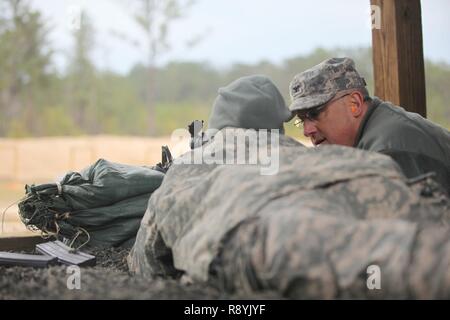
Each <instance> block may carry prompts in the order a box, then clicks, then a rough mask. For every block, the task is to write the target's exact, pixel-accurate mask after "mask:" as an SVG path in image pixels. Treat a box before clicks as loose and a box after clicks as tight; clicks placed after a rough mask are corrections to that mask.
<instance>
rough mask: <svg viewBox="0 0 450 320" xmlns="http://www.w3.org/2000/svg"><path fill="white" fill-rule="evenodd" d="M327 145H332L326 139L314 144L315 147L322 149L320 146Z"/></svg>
mask: <svg viewBox="0 0 450 320" xmlns="http://www.w3.org/2000/svg"><path fill="white" fill-rule="evenodd" d="M325 144H330V143H329V142H328V141H327V140H326V139H324V140H320V141H317V142H315V143H313V145H314V146H315V147H320V146H322V145H325Z"/></svg>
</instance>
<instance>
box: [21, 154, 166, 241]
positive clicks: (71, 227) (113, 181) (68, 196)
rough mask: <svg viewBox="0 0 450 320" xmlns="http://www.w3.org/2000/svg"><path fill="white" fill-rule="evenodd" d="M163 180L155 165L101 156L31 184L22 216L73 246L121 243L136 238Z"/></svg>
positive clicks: (39, 228)
mask: <svg viewBox="0 0 450 320" xmlns="http://www.w3.org/2000/svg"><path fill="white" fill-rule="evenodd" d="M163 178H164V173H162V172H160V171H158V170H155V169H153V168H150V167H145V166H131V165H125V164H120V163H114V162H110V161H107V160H104V159H100V160H98V161H97V162H96V163H95V164H93V165H91V166H89V167H87V168H85V169H83V170H82V171H81V172H79V173H78V172H69V173H67V174H66V175H65V176H64V177H63V178H62V179H61V181H60V182H58V183H49V184H41V185H31V186H28V185H27V186H26V187H25V188H26V197H25V199H24V200H22V201H21V202H20V203H19V215H20V217H21V219H22V221H23V222H24V224H25V225H26V226H27V227H28V228H29V229H32V230H41V231H42V233H43V234H44V235H55V236H56V237H57V238H63V239H64V238H65V239H68V240H69V241H70V242H73V244H74V246H75V245H77V246H79V245H81V244H86V243H88V244H89V245H90V246H103V247H111V246H119V245H121V244H122V243H129V242H130V241H129V240H130V239H132V238H134V237H135V235H136V233H137V230H138V228H139V223H140V220H141V219H142V217H143V215H144V212H145V209H146V206H147V202H148V199H149V197H150V195H151V194H152V193H153V191H155V190H156V189H157V188H158V187H159V186H160V185H161V183H162V180H163Z"/></svg>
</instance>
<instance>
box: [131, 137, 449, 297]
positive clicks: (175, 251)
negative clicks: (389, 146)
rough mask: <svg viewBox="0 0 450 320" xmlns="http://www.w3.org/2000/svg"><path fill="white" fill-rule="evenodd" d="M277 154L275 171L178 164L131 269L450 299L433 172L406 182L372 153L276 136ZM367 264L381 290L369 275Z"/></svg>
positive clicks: (254, 284) (330, 293) (260, 287)
mask: <svg viewBox="0 0 450 320" xmlns="http://www.w3.org/2000/svg"><path fill="white" fill-rule="evenodd" d="M225 130H236V129H225ZM236 132H237V131H236ZM210 143H211V144H214V143H218V142H217V141H214V140H213V141H212V142H210ZM223 148H224V149H227V148H228V149H233V148H235V146H234V145H233V144H226V145H224V146H223ZM188 156H190V154H189V153H187V154H185V155H183V156H182V157H188ZM279 161H280V167H279V172H278V174H276V175H272V176H263V175H260V170H259V168H258V166H257V165H216V164H213V165H206V164H199V165H188V164H179V163H178V164H177V163H174V164H173V165H172V167H171V168H170V170H169V171H168V172H167V175H166V177H165V179H164V181H163V183H162V185H161V187H160V188H159V189H158V190H156V191H155V192H154V194H153V195H152V197H151V198H150V200H149V204H148V209H147V211H146V213H145V215H144V218H143V220H142V222H141V227H140V230H139V232H138V235H137V239H136V243H135V245H134V247H133V249H132V251H131V253H130V255H129V257H128V262H129V267H130V270H131V271H132V272H135V273H137V274H141V275H144V276H148V277H154V276H163V277H178V276H180V275H181V274H184V275H185V276H188V277H189V278H191V279H193V280H195V281H211V282H213V283H215V284H218V285H221V286H222V287H223V288H224V289H226V290H227V291H230V292H239V293H250V292H255V291H265V290H270V291H276V292H278V293H279V295H280V297H288V298H373V297H374V298H450V230H449V227H448V222H449V221H450V209H449V200H448V198H447V197H446V196H445V195H444V194H443V193H442V192H441V190H440V189H439V187H438V186H435V185H433V182H432V181H426V180H425V181H422V182H417V183H415V184H413V185H409V184H408V183H407V180H406V178H405V177H404V176H403V174H402V173H401V171H400V170H399V168H398V166H397V165H396V164H395V162H393V161H392V160H391V159H390V158H389V157H387V156H384V155H381V154H378V153H372V152H367V151H362V150H357V149H353V148H348V147H341V146H323V147H318V148H313V149H311V148H306V147H304V146H303V145H301V144H299V143H297V142H296V141H294V140H292V139H290V138H288V137H286V136H284V135H280V148H279ZM370 265H378V266H379V267H380V270H381V290H369V289H368V288H367V286H366V281H367V277H368V274H367V268H368V266H370Z"/></svg>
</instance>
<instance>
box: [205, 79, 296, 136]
mask: <svg viewBox="0 0 450 320" xmlns="http://www.w3.org/2000/svg"><path fill="white" fill-rule="evenodd" d="M218 93H219V94H218V96H217V98H216V100H215V101H214V105H213V108H212V112H211V115H210V118H209V121H208V129H215V130H221V129H223V128H225V127H234V128H244V129H256V130H258V129H268V130H270V129H279V130H280V133H284V126H283V123H284V122H286V121H289V120H291V119H292V114H291V112H290V111H289V109H288V108H287V107H286V104H285V102H284V99H283V96H282V95H281V93H280V91H279V90H278V89H277V87H276V86H275V84H274V83H273V82H272V81H271V80H270V79H269V78H268V77H266V76H262V75H253V76H247V77H242V78H239V79H237V80H235V81H233V82H232V83H230V84H229V85H228V86H226V87H222V88H220V89H219V92H218Z"/></svg>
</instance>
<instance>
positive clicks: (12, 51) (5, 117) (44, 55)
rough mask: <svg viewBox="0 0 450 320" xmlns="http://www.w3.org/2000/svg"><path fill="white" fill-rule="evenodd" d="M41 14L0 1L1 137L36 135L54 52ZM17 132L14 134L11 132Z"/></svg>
mask: <svg viewBox="0 0 450 320" xmlns="http://www.w3.org/2000/svg"><path fill="white" fill-rule="evenodd" d="M48 31H49V29H48V28H47V26H46V24H45V23H44V21H43V19H42V16H41V14H40V13H39V12H37V11H35V10H33V9H31V7H30V5H29V2H28V1H26V0H0V70H1V72H0V111H1V114H2V121H1V123H0V134H1V135H5V134H12V135H14V134H15V133H17V134H36V133H39V131H40V130H42V128H39V122H38V121H36V119H37V117H38V114H39V103H38V101H39V100H40V99H42V98H43V97H44V96H43V94H42V93H43V91H45V88H46V87H47V86H48V82H49V73H50V71H51V70H50V67H51V65H50V59H51V54H52V52H51V50H50V48H49V46H48V41H47V37H48ZM11 131H15V132H11Z"/></svg>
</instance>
